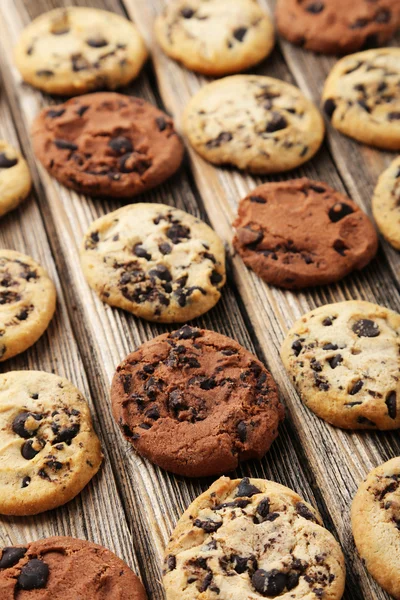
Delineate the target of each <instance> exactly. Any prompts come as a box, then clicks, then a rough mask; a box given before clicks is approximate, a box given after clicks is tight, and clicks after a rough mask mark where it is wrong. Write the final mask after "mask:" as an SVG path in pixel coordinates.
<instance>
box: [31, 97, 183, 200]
mask: <svg viewBox="0 0 400 600" xmlns="http://www.w3.org/2000/svg"><path fill="white" fill-rule="evenodd" d="M32 137H33V146H34V150H35V153H36V155H37V157H38V159H39V160H40V161H41V162H42V164H43V165H44V167H45V168H46V169H47V170H48V171H49V173H50V174H51V175H52V176H53V177H55V178H56V179H57V180H58V181H60V182H61V183H62V184H64V185H65V186H67V187H70V188H72V189H74V190H75V191H77V192H82V193H86V194H89V195H98V196H114V197H132V196H135V195H137V194H141V193H142V192H144V191H146V190H148V189H150V188H153V187H155V186H156V185H158V184H160V183H162V182H163V181H165V180H166V179H167V178H168V177H170V176H171V175H172V174H173V173H175V171H176V170H177V169H178V167H179V166H180V164H181V161H182V157H183V145H182V143H181V141H180V139H179V137H178V136H177V134H176V132H175V129H174V125H173V122H172V119H170V118H169V117H168V116H167V115H166V114H165V113H163V112H162V111H161V110H158V108H156V107H155V106H152V105H151V104H149V103H148V102H145V101H144V100H142V99H141V98H134V97H132V96H124V95H122V94H116V93H113V92H98V93H96V94H87V95H86V96H80V97H78V98H71V99H70V100H68V101H67V102H65V103H64V104H58V105H56V106H52V107H50V108H45V109H44V110H42V112H41V113H39V115H38V116H37V117H36V119H35V121H34V123H33V126H32Z"/></svg>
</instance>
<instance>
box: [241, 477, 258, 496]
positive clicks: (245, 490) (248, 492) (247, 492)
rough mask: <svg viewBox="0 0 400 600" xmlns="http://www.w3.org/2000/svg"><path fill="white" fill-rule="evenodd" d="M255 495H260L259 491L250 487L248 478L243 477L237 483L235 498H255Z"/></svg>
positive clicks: (252, 486)
mask: <svg viewBox="0 0 400 600" xmlns="http://www.w3.org/2000/svg"><path fill="white" fill-rule="evenodd" d="M255 494H261V490H259V489H258V488H257V487H256V486H255V485H252V484H251V483H250V480H249V478H248V477H244V479H242V481H241V482H240V483H239V486H238V489H237V492H236V497H243V496H244V497H247V498H251V497H252V496H255Z"/></svg>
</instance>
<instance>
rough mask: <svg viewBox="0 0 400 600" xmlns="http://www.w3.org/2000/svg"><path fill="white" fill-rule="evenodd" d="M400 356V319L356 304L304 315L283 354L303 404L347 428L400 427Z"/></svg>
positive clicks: (374, 307)
mask: <svg viewBox="0 0 400 600" xmlns="http://www.w3.org/2000/svg"><path fill="white" fill-rule="evenodd" d="M399 355H400V315H398V314H397V313H395V312H394V311H392V310H388V309H387V308H384V307H383V306H378V305H376V304H371V303H370V302H361V301H356V300H354V301H349V302H338V303H336V304H327V305H326V306H321V307H319V308H316V309H315V310H312V311H311V312H309V313H307V314H306V315H304V317H302V318H301V319H299V320H298V321H297V322H296V323H295V324H294V326H293V327H292V329H291V330H290V331H289V333H288V335H287V337H286V339H285V341H284V343H283V346H282V351H281V356H282V360H283V363H284V365H285V367H286V369H287V371H288V373H289V375H290V377H291V378H292V380H293V382H294V384H295V385H296V387H297V389H298V391H299V394H300V397H301V399H302V400H303V401H304V403H305V404H306V405H307V406H308V407H309V408H310V409H311V410H312V411H313V412H314V413H315V414H316V415H318V416H319V417H321V418H322V419H325V421H328V423H331V424H332V425H336V426H337V427H343V428H344V429H382V430H386V429H398V428H399V427H400V379H399V370H400V358H399Z"/></svg>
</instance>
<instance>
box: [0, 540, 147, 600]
mask: <svg viewBox="0 0 400 600" xmlns="http://www.w3.org/2000/svg"><path fill="white" fill-rule="evenodd" d="M0 595H1V598H2V600H14V599H15V598H18V600H31V599H32V598H34V599H35V600H48V598H53V599H54V600H78V599H80V598H82V599H83V598H85V600H104V599H105V598H114V599H115V600H117V599H118V600H146V593H145V591H144V588H143V585H142V584H141V582H140V580H139V579H138V577H136V575H135V574H134V573H133V571H131V569H130V568H129V567H128V565H127V564H126V563H125V562H124V561H123V560H121V559H120V558H118V557H117V556H115V554H113V553H112V552H111V551H110V550H107V548H103V546H99V545H98V544H93V543H92V542H87V541H85V540H78V539H76V538H72V537H49V538H45V539H43V540H38V541H37V542H30V543H28V544H25V545H24V546H22V545H18V546H8V547H6V548H2V549H0Z"/></svg>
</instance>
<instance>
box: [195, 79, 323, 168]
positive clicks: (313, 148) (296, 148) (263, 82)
mask: <svg viewBox="0 0 400 600" xmlns="http://www.w3.org/2000/svg"><path fill="white" fill-rule="evenodd" d="M183 125H184V130H185V133H186V135H187V137H188V138H189V141H190V143H191V145H192V146H193V147H194V149H195V150H196V151H197V152H198V153H199V154H200V155H201V156H202V157H203V158H205V159H206V160H208V161H209V162H211V163H214V164H218V165H233V166H236V167H238V168H239V169H242V170H247V171H250V172H252V173H278V172H280V171H287V170H289V169H293V168H295V167H297V166H299V165H301V164H303V163H304V162H306V161H307V160H309V159H310V158H311V157H312V156H313V155H314V154H315V153H316V152H317V150H318V148H319V147H320V145H321V143H322V139H323V136H324V124H323V121H322V117H321V115H320V113H319V111H318V110H317V108H316V107H315V106H314V104H313V103H312V102H311V101H310V100H308V99H307V98H306V97H305V96H303V94H302V93H301V91H300V90H299V89H298V88H296V87H294V86H293V85H290V84H289V83H285V82H284V81H281V80H278V79H273V78H271V77H262V76H257V75H235V76H232V77H225V78H224V79H220V80H219V81H214V82H213V83H209V84H207V85H205V86H204V87H203V88H202V89H201V90H200V91H199V92H198V93H197V94H196V95H195V96H194V97H193V98H192V99H191V100H190V102H189V104H188V106H187V107H186V109H185V113H184V118H183Z"/></svg>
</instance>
